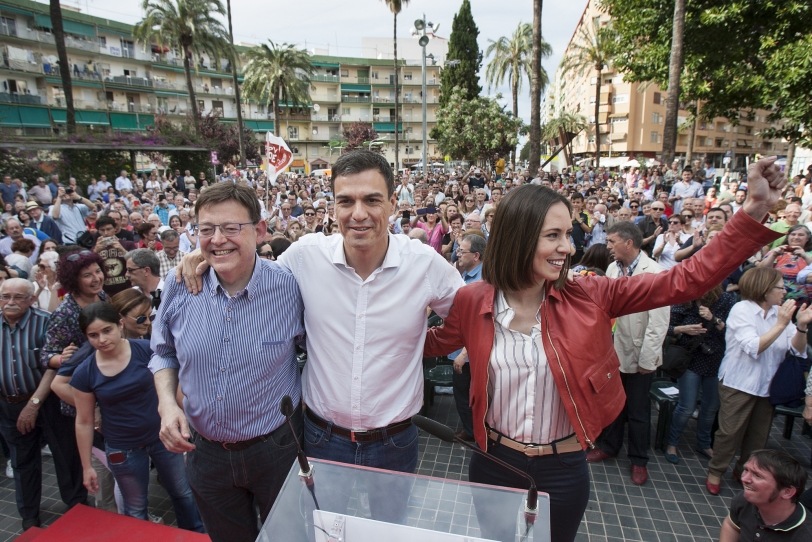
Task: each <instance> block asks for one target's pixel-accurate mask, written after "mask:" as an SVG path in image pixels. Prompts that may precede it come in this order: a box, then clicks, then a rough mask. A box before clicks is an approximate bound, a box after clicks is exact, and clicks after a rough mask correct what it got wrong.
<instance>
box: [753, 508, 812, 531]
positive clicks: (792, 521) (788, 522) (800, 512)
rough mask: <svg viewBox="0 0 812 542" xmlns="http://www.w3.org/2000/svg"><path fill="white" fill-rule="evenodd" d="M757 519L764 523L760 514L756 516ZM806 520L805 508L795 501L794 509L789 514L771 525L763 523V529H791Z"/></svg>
mask: <svg viewBox="0 0 812 542" xmlns="http://www.w3.org/2000/svg"><path fill="white" fill-rule="evenodd" d="M758 519H759V521H761V522H762V524H763V523H764V522H763V520H762V519H761V514H759V516H758ZM805 520H806V508H804V505H802V504H801V503H795V511H794V512H792V514H790V516H789V517H788V518H787V519H785V520H784V521H782V522H781V523H777V524H775V525H773V526H770V525H764V528H765V529H770V530H771V531H791V530H792V529H795V528H796V527H800V525H801V524H802V523H803V522H804V521H805Z"/></svg>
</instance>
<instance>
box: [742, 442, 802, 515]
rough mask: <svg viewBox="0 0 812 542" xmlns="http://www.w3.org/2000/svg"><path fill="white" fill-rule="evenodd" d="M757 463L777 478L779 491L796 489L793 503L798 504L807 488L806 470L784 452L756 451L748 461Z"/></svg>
mask: <svg viewBox="0 0 812 542" xmlns="http://www.w3.org/2000/svg"><path fill="white" fill-rule="evenodd" d="M751 459H752V460H753V461H755V463H756V465H758V466H759V467H760V468H762V469H764V470H767V471H770V474H772V475H773V478H775V483H776V485H778V489H786V488H789V487H794V488H795V495H793V496H792V499H791V500H792V502H796V503H797V502H798V499H799V498H800V496H801V493H803V492H804V489H805V488H806V479H807V474H806V469H804V468H803V467H802V466H801V464H800V463H798V461H797V460H796V459H795V458H794V457H792V456H791V455H789V454H788V453H787V452H785V451H783V450H767V449H763V450H756V451H754V452H753V453H751V454H750V457H749V458H748V459H747V460H748V461H749V460H751Z"/></svg>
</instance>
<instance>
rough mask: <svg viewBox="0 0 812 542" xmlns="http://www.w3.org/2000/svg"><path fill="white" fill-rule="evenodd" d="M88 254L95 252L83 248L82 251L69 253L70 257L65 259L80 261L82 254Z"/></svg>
mask: <svg viewBox="0 0 812 542" xmlns="http://www.w3.org/2000/svg"><path fill="white" fill-rule="evenodd" d="M88 254H93V253H92V252H90V251H89V250H83V251H81V252H74V253H73V254H69V255H68V257H67V258H65V259H66V260H67V261H69V262H75V261H78V260H79V258H81V257H82V256H87V255H88Z"/></svg>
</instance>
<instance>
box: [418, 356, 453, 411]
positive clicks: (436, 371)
mask: <svg viewBox="0 0 812 542" xmlns="http://www.w3.org/2000/svg"><path fill="white" fill-rule="evenodd" d="M443 361H445V358H423V408H422V409H421V411H420V413H421V414H422V415H424V416H425V414H426V410H427V409H428V407H429V405H434V386H452V385H453V378H454V366H453V365H449V364H448V363H443Z"/></svg>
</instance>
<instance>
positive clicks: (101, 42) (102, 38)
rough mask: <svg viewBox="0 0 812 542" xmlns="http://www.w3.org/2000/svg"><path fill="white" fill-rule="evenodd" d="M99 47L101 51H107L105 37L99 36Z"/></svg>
mask: <svg viewBox="0 0 812 542" xmlns="http://www.w3.org/2000/svg"><path fill="white" fill-rule="evenodd" d="M99 47H101V48H102V49H107V37H105V36H99Z"/></svg>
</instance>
